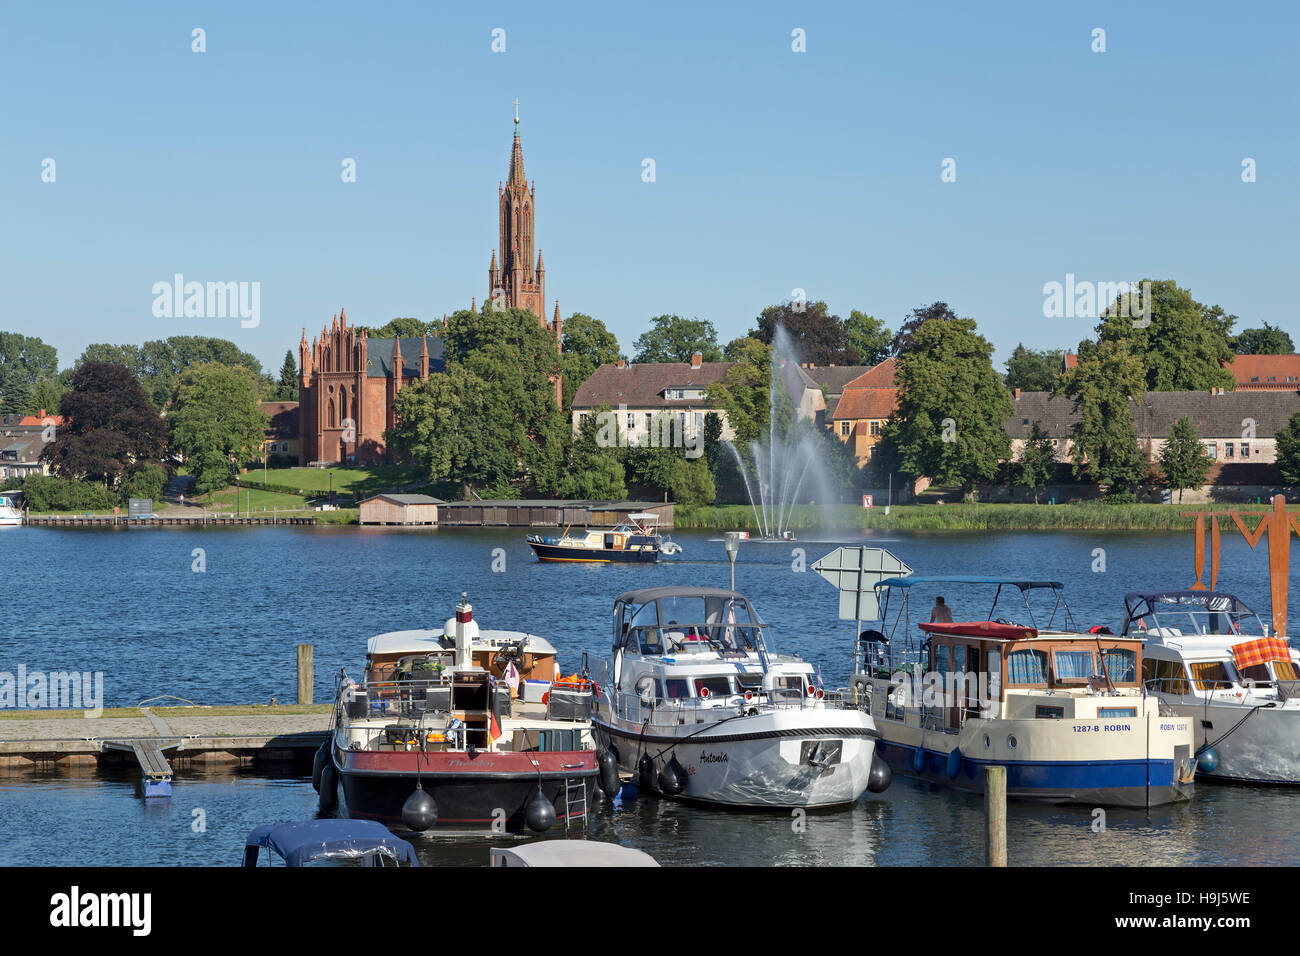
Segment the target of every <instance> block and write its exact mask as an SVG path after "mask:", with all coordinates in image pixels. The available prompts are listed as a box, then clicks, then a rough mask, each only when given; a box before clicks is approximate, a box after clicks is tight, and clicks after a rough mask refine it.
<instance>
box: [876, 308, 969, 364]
mask: <svg viewBox="0 0 1300 956" xmlns="http://www.w3.org/2000/svg"><path fill="white" fill-rule="evenodd" d="M956 318H957V313H956V312H954V311H953V310H952V309H950V308H948V303H947V302H935V303H933V304H931V305H926V306H922V307H921V308H919V309H913V310H912V314H911V315H910V316H908V317H907V318H906V319H904V320H903V324H902V325H900V326H899V327H898V332H897V333H896V334H895V335H894V341H893V342H891V343H890V344H889V352H890V354H891V355H902V354H903V353H904V352H906V351H907V350H908V349H909V348H911V346H912V339H913V337H914V336H915V335H916V332H917V330H918V329H919V328H920V327H921V326H922V325H924V324H925V323H926V322H928V321H929V320H930V319H939V320H941V321H943V322H952V321H954V320H955V319H956Z"/></svg>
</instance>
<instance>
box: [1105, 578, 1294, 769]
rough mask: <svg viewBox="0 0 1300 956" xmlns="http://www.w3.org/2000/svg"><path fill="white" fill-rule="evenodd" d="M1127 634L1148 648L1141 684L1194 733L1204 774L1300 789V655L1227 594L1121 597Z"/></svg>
mask: <svg viewBox="0 0 1300 956" xmlns="http://www.w3.org/2000/svg"><path fill="white" fill-rule="evenodd" d="M1122 630H1123V634H1124V635H1125V636H1126V637H1131V638H1137V639H1140V640H1143V641H1145V644H1144V654H1143V658H1142V681H1143V685H1144V686H1145V687H1146V689H1147V691H1148V693H1151V694H1154V695H1155V696H1156V697H1158V698H1159V700H1160V702H1161V703H1162V705H1163V706H1164V707H1165V708H1166V709H1167V710H1168V712H1170V713H1173V714H1177V715H1178V716H1180V717H1185V718H1187V719H1188V720H1190V721H1191V722H1192V726H1193V727H1194V728H1195V729H1196V758H1197V768H1198V774H1199V775H1201V776H1202V777H1209V778H1212V779H1215V780H1228V781H1237V782H1244V783H1273V784H1288V785H1300V652H1297V650H1296V649H1295V648H1293V647H1291V646H1290V645H1289V644H1288V643H1287V641H1286V640H1285V639H1284V638H1280V637H1276V636H1273V637H1270V636H1269V635H1268V633H1267V629H1266V628H1265V627H1264V624H1263V622H1262V621H1261V620H1260V619H1259V616H1258V615H1257V614H1256V613H1255V612H1254V611H1252V610H1251V609H1250V608H1249V607H1248V606H1247V605H1246V604H1245V602H1243V601H1242V600H1241V599H1239V598H1238V597H1236V595H1233V594H1229V593H1227V592H1224V591H1149V592H1133V593H1130V594H1127V595H1125V597H1124V625H1123V629H1122Z"/></svg>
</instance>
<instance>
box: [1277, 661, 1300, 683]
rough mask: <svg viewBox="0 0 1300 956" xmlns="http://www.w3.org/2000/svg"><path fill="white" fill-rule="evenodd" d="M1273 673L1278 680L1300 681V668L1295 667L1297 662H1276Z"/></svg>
mask: <svg viewBox="0 0 1300 956" xmlns="http://www.w3.org/2000/svg"><path fill="white" fill-rule="evenodd" d="M1273 673H1275V674H1276V675H1277V679H1278V680H1300V668H1297V667H1296V666H1295V661H1274V662H1273Z"/></svg>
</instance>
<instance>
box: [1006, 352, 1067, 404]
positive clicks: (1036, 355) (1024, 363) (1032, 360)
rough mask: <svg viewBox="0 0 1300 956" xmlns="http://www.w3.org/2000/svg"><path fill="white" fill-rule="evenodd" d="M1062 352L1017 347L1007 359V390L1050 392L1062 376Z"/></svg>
mask: <svg viewBox="0 0 1300 956" xmlns="http://www.w3.org/2000/svg"><path fill="white" fill-rule="evenodd" d="M1061 360H1062V359H1061V351H1060V349H1057V350H1056V351H1050V350H1048V351H1041V352H1040V351H1037V350H1035V349H1027V348H1025V347H1024V345H1017V346H1016V347H1015V350H1014V351H1013V352H1012V353H1011V357H1010V358H1009V359H1007V361H1006V363H1005V365H1006V369H1007V374H1006V379H1005V381H1006V383H1007V388H1011V389H1016V388H1019V389H1021V390H1023V391H1026V392H1050V391H1051V390H1052V389H1054V388H1055V387H1056V380H1057V378H1058V377H1060V374H1061Z"/></svg>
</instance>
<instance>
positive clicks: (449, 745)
mask: <svg viewBox="0 0 1300 956" xmlns="http://www.w3.org/2000/svg"><path fill="white" fill-rule="evenodd" d="M559 676H560V675H559V673H558V667H557V664H556V659H555V649H554V648H553V647H552V646H551V645H550V643H549V642H547V641H545V640H544V639H542V638H540V637H538V636H536V635H533V634H526V633H522V632H517V631H491V630H484V631H480V630H479V628H478V625H477V623H476V622H475V621H474V618H473V608H472V607H471V606H470V604H469V602H468V600H466V599H465V598H463V597H462V600H461V603H460V604H458V605H457V606H456V616H455V617H454V618H451V619H449V620H448V621H447V623H446V626H445V627H444V628H441V629H437V628H431V629H427V630H417V631H398V632H394V633H391V634H381V635H378V636H377V637H373V638H371V639H370V642H369V645H368V647H367V655H366V669H365V675H364V678H363V680H362V681H361V682H360V683H353V682H351V681H348V680H343V681H341V683H340V687H339V691H338V696H337V704H336V708H335V715H336V716H335V720H336V724H335V728H334V731H333V734H332V737H331V741H330V746H329V747H328V753H327V754H321V755H320V756H319V759H320V761H321V762H322V764H321V769H320V772H319V774H314V778H315V782H317V785H318V789H319V792H320V795H321V805H322V807H323V808H325V809H330V808H331V807H332V805H333V802H334V800H335V799H336V797H335V794H336V785H337V784H338V783H341V784H342V788H343V794H344V798H345V800H346V803H347V810H348V813H349V815H351V816H353V817H361V818H365V819H371V820H378V821H380V822H383V823H386V824H389V825H392V826H397V825H401V826H405V827H407V828H409V829H412V830H426V829H429V828H431V827H434V826H436V827H439V828H453V829H462V830H466V829H468V830H477V831H484V832H498V833H500V832H522V831H524V830H533V831H536V832H541V831H544V830H547V829H549V828H550V827H552V826H555V825H557V824H558V825H560V826H562V827H564V828H565V829H566V830H567V829H569V828H570V827H571V826H573V825H579V826H581V825H584V824H585V823H586V817H587V813H588V807H589V805H590V798H591V796H592V792H593V790H594V788H595V785H596V780H597V774H598V765H597V754H596V751H595V747H594V743H593V739H592V734H591V725H590V721H589V714H590V708H591V701H592V697H593V691H592V688H591V687H590V685H589V684H588V683H586V682H585V678H583V677H582V676H581V675H575V676H574V677H572V678H569V679H568V680H563V681H557V680H556V678H558V677H559ZM530 677H531V678H532V679H530ZM539 686H540V687H543V688H545V689H544V690H541V692H540V693H538V692H537V691H536V690H535V688H538V687H539ZM326 761H327V762H326Z"/></svg>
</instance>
